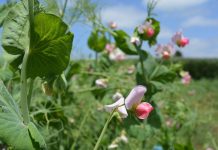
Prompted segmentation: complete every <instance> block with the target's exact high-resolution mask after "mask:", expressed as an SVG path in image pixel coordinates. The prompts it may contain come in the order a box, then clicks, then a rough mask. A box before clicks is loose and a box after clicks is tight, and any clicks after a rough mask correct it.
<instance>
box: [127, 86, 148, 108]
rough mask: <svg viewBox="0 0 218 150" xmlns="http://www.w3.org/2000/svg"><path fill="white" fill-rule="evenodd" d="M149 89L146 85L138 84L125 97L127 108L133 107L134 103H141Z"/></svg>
mask: <svg viewBox="0 0 218 150" xmlns="http://www.w3.org/2000/svg"><path fill="white" fill-rule="evenodd" d="M146 91H147V89H146V87H144V86H142V85H138V86H136V87H135V88H133V89H132V90H131V92H130V93H129V95H128V96H127V98H126V99H125V105H126V108H127V109H131V108H132V106H133V105H136V104H139V103H140V102H141V100H142V98H143V96H144V94H145V92H146Z"/></svg>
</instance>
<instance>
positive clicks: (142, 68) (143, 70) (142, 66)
mask: <svg viewBox="0 0 218 150" xmlns="http://www.w3.org/2000/svg"><path fill="white" fill-rule="evenodd" d="M139 51H140V50H138V54H139V61H140V64H141V70H142V76H143V78H144V83H145V84H147V77H146V76H145V69H144V68H145V67H144V63H143V58H142V56H141V54H140V52H139Z"/></svg>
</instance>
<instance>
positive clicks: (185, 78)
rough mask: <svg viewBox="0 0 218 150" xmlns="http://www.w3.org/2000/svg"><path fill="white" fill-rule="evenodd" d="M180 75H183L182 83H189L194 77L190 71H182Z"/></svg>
mask: <svg viewBox="0 0 218 150" xmlns="http://www.w3.org/2000/svg"><path fill="white" fill-rule="evenodd" d="M180 75H181V76H182V79H181V82H182V84H184V85H189V84H190V82H191V79H192V77H191V75H190V74H189V72H186V71H182V72H181V73H180Z"/></svg>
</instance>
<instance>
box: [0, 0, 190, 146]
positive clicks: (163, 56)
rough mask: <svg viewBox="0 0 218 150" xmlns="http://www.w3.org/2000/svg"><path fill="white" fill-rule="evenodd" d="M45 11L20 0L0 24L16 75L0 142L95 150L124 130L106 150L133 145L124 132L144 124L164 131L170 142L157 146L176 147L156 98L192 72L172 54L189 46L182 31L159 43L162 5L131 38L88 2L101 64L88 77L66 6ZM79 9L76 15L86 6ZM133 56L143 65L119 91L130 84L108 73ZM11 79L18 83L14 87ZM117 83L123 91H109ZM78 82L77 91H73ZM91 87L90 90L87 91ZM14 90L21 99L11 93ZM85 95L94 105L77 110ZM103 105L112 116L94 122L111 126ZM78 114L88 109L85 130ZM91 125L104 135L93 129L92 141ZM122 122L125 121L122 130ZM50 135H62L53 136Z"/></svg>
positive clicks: (5, 93)
mask: <svg viewBox="0 0 218 150" xmlns="http://www.w3.org/2000/svg"><path fill="white" fill-rule="evenodd" d="M51 3H52V2H49V1H48V2H47V4H51ZM43 4H44V3H40V2H39V1H37V0H21V1H19V2H16V3H10V4H9V5H7V9H5V8H1V9H2V10H1V11H2V12H4V13H2V14H3V17H2V18H3V19H2V18H0V24H1V26H2V27H3V33H2V47H3V48H4V50H5V51H6V52H7V53H8V54H10V55H11V56H12V60H11V62H10V64H8V66H9V68H10V69H11V70H12V72H13V73H12V74H13V75H12V77H11V78H13V79H7V78H5V79H4V80H3V81H0V140H1V141H2V142H3V143H5V144H6V145H7V146H6V147H8V148H10V149H22V150H23V149H25V150H31V149H72V150H73V149H87V148H88V149H90V147H91V148H93V149H94V150H97V149H100V147H101V146H102V145H103V144H102V143H106V142H105V141H104V137H105V136H106V132H107V131H108V130H111V129H112V130H113V132H115V130H122V135H121V136H120V137H119V138H116V139H115V140H113V141H109V142H107V144H108V143H111V142H112V144H110V145H109V147H108V148H113V147H114V148H116V147H117V143H118V142H119V141H124V142H126V143H127V141H128V140H127V139H126V137H125V136H124V135H126V134H128V133H126V131H125V130H123V129H125V128H130V126H131V125H134V124H144V123H146V124H148V125H149V126H150V127H151V128H154V129H157V128H158V129H160V130H162V131H163V133H164V135H163V139H161V138H160V140H159V143H161V144H162V145H163V146H164V148H166V149H169V148H172V145H171V143H170V142H169V141H170V140H165V139H166V136H168V133H169V132H168V130H167V127H166V125H165V124H164V114H162V113H161V111H160V109H159V107H158V104H157V103H156V102H155V101H154V100H153V97H154V96H155V95H156V94H157V93H160V92H162V91H163V89H165V87H166V84H168V83H173V82H174V81H175V80H176V79H177V78H178V77H180V76H181V77H182V81H181V82H182V83H183V84H185V85H188V84H189V83H190V81H191V76H190V75H189V73H188V72H184V71H182V66H181V65H180V64H178V63H174V62H173V59H172V57H173V55H174V53H175V50H174V47H176V46H177V47H179V48H182V47H185V46H186V45H187V44H188V43H189V40H188V38H186V37H184V36H183V34H182V32H177V33H175V35H174V36H173V37H172V40H171V42H170V43H169V44H165V45H164V44H158V41H157V37H158V34H159V32H160V30H161V29H160V22H159V21H158V20H156V19H155V18H154V17H153V9H154V7H155V5H156V2H155V1H150V2H149V3H148V13H147V17H146V18H145V20H144V22H143V23H142V24H141V25H138V26H137V27H136V28H135V29H133V34H132V35H131V36H130V35H128V34H127V33H126V32H125V31H124V30H121V29H118V28H119V25H118V24H117V23H115V22H110V23H109V25H104V24H103V23H102V22H101V20H100V19H99V18H98V17H97V15H96V14H95V13H94V12H92V11H91V8H94V5H90V6H89V7H88V6H87V5H85V3H84V6H83V7H85V6H86V7H85V8H86V9H87V10H90V12H88V13H87V12H86V13H85V14H84V16H86V17H87V18H88V20H89V21H90V20H91V25H92V32H91V34H90V36H89V38H88V41H87V44H88V46H89V48H90V49H92V50H94V51H95V54H96V55H95V60H94V61H91V63H90V64H89V66H88V68H86V69H85V70H84V69H83V70H82V69H81V67H82V65H83V64H84V63H83V62H81V61H79V62H74V61H70V54H71V50H72V43H73V37H74V35H73V33H71V32H70V30H69V25H71V23H72V20H71V21H70V23H68V24H66V23H65V22H64V21H63V20H64V12H65V9H66V6H67V1H65V3H64V9H63V10H62V11H61V13H60V14H59V13H58V11H59V10H57V11H55V13H51V12H50V11H47V9H46V6H43ZM54 4H55V3H54ZM77 6H78V7H77V9H79V8H81V7H82V6H80V5H77ZM81 12H82V11H81ZM83 13H84V12H83ZM79 15H81V14H79ZM146 43H147V44H148V45H149V47H150V48H153V47H154V46H156V50H155V51H156V53H157V56H158V57H159V58H158V59H156V58H155V57H154V56H152V55H151V54H150V53H149V52H148V51H146V50H145V49H143V47H144V46H143V45H144V44H146ZM129 56H132V57H134V58H136V59H137V61H136V62H135V63H133V64H132V65H131V66H129V68H128V71H127V74H134V75H135V77H134V78H135V81H133V85H131V87H130V86H126V87H125V86H123V85H120V84H122V83H125V84H126V83H127V82H128V80H131V79H130V78H127V79H126V76H123V78H122V77H118V76H119V75H118V74H117V76H116V74H113V75H111V74H110V72H109V70H110V68H112V67H113V65H115V64H116V63H121V62H122V61H124V60H125V59H126V58H127V57H129ZM75 78H76V79H75ZM6 79H7V80H6ZM84 79H85V81H84ZM12 80H13V81H15V80H16V85H15V84H14V83H12ZM81 80H83V81H81ZM125 80H127V81H125ZM113 81H116V82H117V84H116V86H115V87H113V88H111V87H110V83H111V82H113ZM84 82H85V84H84ZM130 82H131V81H130ZM76 83H78V85H79V86H78V85H76V86H74V85H75V84H76ZM88 84H89V88H88V89H87V88H85V89H83V88H84V87H87V85H88ZM5 85H6V86H5ZM83 85H84V86H83ZM41 87H42V91H43V92H42V91H41ZM75 87H76V89H75ZM15 88H16V91H18V93H19V96H17V95H15V94H13V89H15ZM78 89H79V90H78ZM87 91H88V92H90V93H91V94H92V96H93V97H94V98H95V101H96V102H93V104H91V102H90V103H89V104H87V102H85V101H84V103H85V104H83V103H82V104H81V103H79V102H78V101H79V100H78V99H80V98H79V97H80V96H82V95H83V94H84V92H87ZM111 91H113V92H115V94H114V95H113V98H112V99H113V100H114V101H113V103H112V102H111V101H110V100H108V101H107V103H105V102H104V101H103V99H104V98H105V97H107V96H108V95H107V94H110V92H111ZM128 92H129V94H126V93H128ZM32 95H34V96H35V95H37V96H36V97H38V99H37V100H36V99H35V98H34V101H33V96H32ZM84 95H85V94H84ZM124 95H125V96H124ZM86 99H89V97H88V98H87V97H86ZM108 102H110V103H112V104H110V103H108ZM98 104H99V105H100V106H102V105H104V104H105V105H104V107H103V108H101V110H103V113H104V115H106V116H107V115H108V114H107V113H106V112H109V113H110V115H109V116H108V119H106V122H105V123H104V122H96V121H95V120H98V119H99V120H101V121H104V120H105V119H102V117H101V116H100V115H99V113H98V116H97V118H96V116H95V115H93V112H92V109H93V106H94V108H96V109H97V107H96V105H98ZM78 105H79V106H78ZM80 105H81V106H80ZM78 107H79V108H80V107H81V108H85V109H87V110H86V113H85V114H83V116H84V117H83V118H82V121H81V124H79V125H77V126H79V127H77V126H76V125H75V123H74V122H75V120H74V119H73V118H72V117H71V116H72V115H74V114H75V116H76V115H78V113H79V114H80V113H83V112H84V109H79V110H80V111H79V110H77V109H78ZM91 108H92V109H91ZM74 110H77V111H78V112H76V111H74ZM89 115H92V116H89ZM98 117H99V118H98ZM77 118H80V116H77ZM114 118H116V121H115V119H114ZM90 119H92V120H91V121H90ZM117 120H119V121H117ZM93 121H94V122H95V124H99V126H98V125H96V126H98V127H97V130H98V131H96V129H95V128H93V130H94V131H96V132H93V133H92V135H90V134H88V133H90V130H89V131H87V134H85V133H84V131H86V128H85V125H86V124H89V123H90V125H91V124H92V123H93ZM118 122H122V124H121V126H120V124H119V123H118ZM101 125H103V126H101ZM110 126H111V127H110ZM102 128H103V129H102ZM107 129H108V130H107ZM75 130H77V131H75ZM52 133H56V134H55V135H54V136H53V135H52ZM81 136H84V137H85V138H91V139H94V141H92V142H90V143H91V144H90V143H89V144H87V143H86V144H82V143H81V142H80V140H79V138H80V137H81ZM111 136H112V135H111ZM109 139H110V138H109ZM90 141H91V140H90ZM142 142H146V140H145V139H144V140H142ZM54 143H56V145H55V144H54ZM57 145H58V146H57Z"/></svg>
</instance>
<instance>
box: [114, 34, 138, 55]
mask: <svg viewBox="0 0 218 150" xmlns="http://www.w3.org/2000/svg"><path fill="white" fill-rule="evenodd" d="M114 32H115V33H116V34H115V35H114V39H115V41H116V45H117V47H119V48H120V49H121V50H122V51H123V52H124V53H125V54H128V55H137V54H138V53H137V49H136V47H135V45H133V44H132V43H131V42H130V37H129V35H128V34H127V33H126V32H124V31H123V30H116V31H114Z"/></svg>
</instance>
